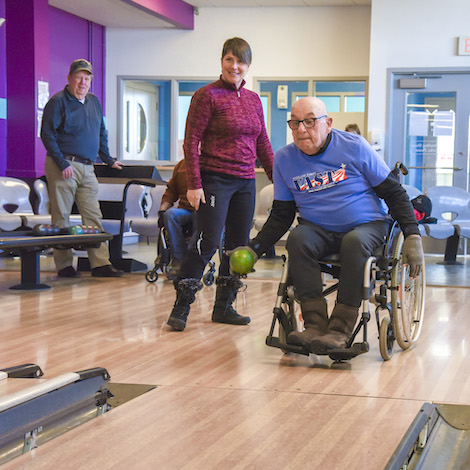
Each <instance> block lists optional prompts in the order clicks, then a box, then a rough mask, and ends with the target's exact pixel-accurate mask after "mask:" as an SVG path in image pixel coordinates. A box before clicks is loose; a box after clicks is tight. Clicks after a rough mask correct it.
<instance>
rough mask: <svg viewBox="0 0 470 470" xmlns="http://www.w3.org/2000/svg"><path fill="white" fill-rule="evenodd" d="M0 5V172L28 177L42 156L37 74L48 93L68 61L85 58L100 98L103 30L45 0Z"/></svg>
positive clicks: (7, 0) (8, 0)
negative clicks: (2, 113) (0, 112)
mask: <svg viewBox="0 0 470 470" xmlns="http://www.w3.org/2000/svg"><path fill="white" fill-rule="evenodd" d="M2 10H4V12H5V15H4V16H5V17H6V18H7V21H6V23H5V25H4V26H3V27H2V28H0V98H3V97H6V98H7V119H8V129H6V128H7V125H6V124H7V123H6V122H5V120H2V119H0V175H7V176H13V177H17V178H23V179H25V180H28V179H30V178H31V179H33V178H37V177H39V176H42V175H43V174H44V168H43V167H44V160H45V158H46V151H45V149H44V146H43V145H42V142H41V139H40V138H39V137H38V124H37V82H38V80H41V81H46V82H49V93H50V96H52V95H53V94H55V93H57V92H58V91H60V90H62V89H63V88H64V86H65V85H66V84H67V74H68V70H69V67H70V64H71V62H72V61H73V60H75V59H79V58H84V59H88V60H90V61H91V62H92V63H93V68H94V79H93V84H92V88H91V91H92V92H93V93H95V94H96V95H97V96H98V98H99V99H100V100H101V102H102V103H103V101H102V100H103V97H104V96H105V90H104V83H105V77H104V72H105V47H104V44H105V33H106V30H105V28H104V27H103V26H101V25H97V24H94V23H91V22H89V21H87V20H84V19H82V18H79V17H77V16H74V15H71V14H69V13H66V12H64V11H61V10H58V9H56V8H53V7H50V6H49V4H48V0H0V16H2ZM6 25H8V29H7V31H6V39H5V29H6V28H5V26H6ZM2 40H3V42H2ZM5 55H6V61H5ZM5 64H6V72H5ZM6 90H8V93H7V92H6ZM103 108H104V103H103ZM5 134H6V139H5ZM5 140H6V144H5Z"/></svg>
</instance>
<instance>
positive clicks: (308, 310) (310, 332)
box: [287, 297, 328, 347]
mask: <svg viewBox="0 0 470 470" xmlns="http://www.w3.org/2000/svg"><path fill="white" fill-rule="evenodd" d="M300 308H301V309H302V317H303V319H304V325H305V330H304V331H302V332H300V331H293V332H292V333H289V336H288V337H287V343H288V344H295V345H297V346H307V347H308V345H309V344H310V341H312V340H313V339H314V338H317V337H319V336H322V335H324V334H325V333H326V329H327V327H328V313H327V305H326V301H325V299H324V298H323V297H320V298H317V299H308V300H304V301H303V302H302V303H301V304H300Z"/></svg>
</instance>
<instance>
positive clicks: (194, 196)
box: [186, 188, 206, 211]
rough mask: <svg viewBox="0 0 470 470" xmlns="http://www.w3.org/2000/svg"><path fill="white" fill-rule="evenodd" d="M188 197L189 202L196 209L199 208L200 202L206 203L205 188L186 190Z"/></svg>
mask: <svg viewBox="0 0 470 470" xmlns="http://www.w3.org/2000/svg"><path fill="white" fill-rule="evenodd" d="M186 197H187V198H188V201H189V203H190V204H191V205H192V206H193V207H194V210H196V211H197V210H198V209H199V204H200V203H202V204H205V203H206V198H205V196H204V190H203V189H202V188H199V189H188V190H187V191H186Z"/></svg>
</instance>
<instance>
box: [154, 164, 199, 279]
mask: <svg viewBox="0 0 470 470" xmlns="http://www.w3.org/2000/svg"><path fill="white" fill-rule="evenodd" d="M166 186H167V188H166V191H165V193H164V194H163V196H162V201H161V204H160V210H159V211H158V226H159V227H160V228H162V227H164V228H165V231H166V234H167V236H168V243H169V245H170V248H171V255H172V256H171V259H172V261H171V266H170V268H169V272H168V274H169V275H171V276H175V275H176V274H177V273H178V271H179V268H180V266H181V262H182V261H183V258H184V255H185V254H186V251H187V250H188V245H187V240H188V238H190V236H191V235H192V234H193V233H194V229H195V227H196V213H195V212H194V208H193V207H192V206H191V204H189V201H188V199H187V197H186V191H187V190H188V183H187V181H186V166H185V161H184V159H183V160H181V161H180V162H178V163H177V164H176V165H175V168H174V170H173V175H172V177H171V179H170V181H168V183H167V185H166ZM178 200H179V203H178V207H173V206H174V204H175V202H176V201H178Z"/></svg>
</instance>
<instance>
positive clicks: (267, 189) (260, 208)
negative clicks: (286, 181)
mask: <svg viewBox="0 0 470 470" xmlns="http://www.w3.org/2000/svg"><path fill="white" fill-rule="evenodd" d="M273 201H274V185H273V184H272V183H270V184H268V185H266V186H264V188H262V189H261V190H260V192H259V194H258V196H257V199H256V206H255V214H254V216H253V229H254V230H255V231H256V233H255V234H253V237H254V236H256V234H257V233H258V232H259V231H260V230H261V229H262V228H263V225H264V224H265V223H266V221H267V220H268V217H269V213H270V212H271V208H272V207H273ZM296 225H297V220H294V222H293V224H292V226H291V227H290V229H289V230H292V229H293V228H294V227H295V226H296ZM287 236H288V234H285V235H283V236H282V238H281V240H280V241H281V242H283V243H285V241H286V240H287ZM278 243H279V242H278ZM281 244H282V243H281Z"/></svg>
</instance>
